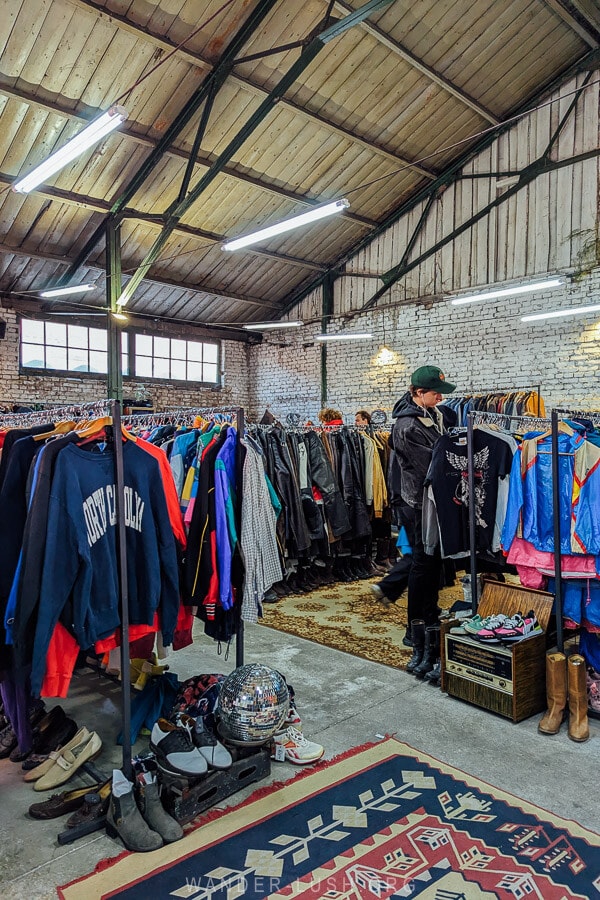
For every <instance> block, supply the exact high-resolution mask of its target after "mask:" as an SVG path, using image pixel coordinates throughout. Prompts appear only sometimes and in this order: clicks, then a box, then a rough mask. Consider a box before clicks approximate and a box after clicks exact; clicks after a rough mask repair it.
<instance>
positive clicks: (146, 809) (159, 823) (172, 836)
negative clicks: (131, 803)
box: [135, 774, 183, 844]
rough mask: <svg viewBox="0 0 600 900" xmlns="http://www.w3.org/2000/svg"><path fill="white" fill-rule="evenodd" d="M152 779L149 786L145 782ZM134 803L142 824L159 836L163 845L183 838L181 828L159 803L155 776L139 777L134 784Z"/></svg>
mask: <svg viewBox="0 0 600 900" xmlns="http://www.w3.org/2000/svg"><path fill="white" fill-rule="evenodd" d="M148 778H150V779H152V780H151V781H150V783H149V784H146V780H147V779H148ZM135 794H136V801H137V806H138V809H139V811H140V812H141V814H142V818H143V820H144V822H146V824H147V825H148V826H149V828H151V830H152V831H155V832H156V834H158V835H160V837H161V838H162V839H163V841H164V843H165V844H172V843H173V841H178V840H180V839H181V838H182V837H183V828H182V827H181V825H180V824H179V822H178V821H177V819H174V818H173V816H170V815H169V813H168V812H167V811H166V809H165V808H164V806H163V805H162V803H161V799H160V791H159V787H158V783H157V781H156V775H150V774H146V775H140V776H138V778H137V781H136V784H135Z"/></svg>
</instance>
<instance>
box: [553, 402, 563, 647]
mask: <svg viewBox="0 0 600 900" xmlns="http://www.w3.org/2000/svg"><path fill="white" fill-rule="evenodd" d="M551 422H552V525H553V528H554V613H555V615H556V646H557V647H558V649H559V650H560V652H561V653H562V651H563V646H564V635H563V620H562V608H563V604H562V571H561V562H560V552H561V546H560V456H559V452H558V412H557V411H556V410H555V409H553V410H552V413H551Z"/></svg>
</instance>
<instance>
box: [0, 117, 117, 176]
mask: <svg viewBox="0 0 600 900" xmlns="http://www.w3.org/2000/svg"><path fill="white" fill-rule="evenodd" d="M126 118H127V112H126V111H125V109H123V107H122V106H111V108H110V109H108V110H107V111H106V112H105V113H103V114H102V115H101V116H98V118H97V119H94V120H93V121H92V122H90V124H89V125H88V126H87V127H86V128H84V129H83V131H80V132H79V134H76V135H75V137H74V138H71V140H70V141H68V142H67V143H66V144H65V145H64V146H63V147H61V148H60V149H59V150H56V152H55V153H52V154H51V156H49V157H48V159H46V160H44V162H43V163H40V164H39V166H36V167H35V169H33V170H32V171H31V172H29V174H28V175H25V176H24V177H23V178H19V180H18V181H15V183H14V184H13V186H12V189H13V191H17V193H20V194H28V193H29V191H32V190H33V189H34V188H36V187H37V186H38V185H39V184H42V183H43V182H44V181H47V180H48V178H51V176H52V175H55V174H56V173H57V172H59V171H60V170H61V169H63V168H64V167H65V166H66V165H67V164H68V163H70V162H73V160H74V159H77V157H78V156H81V154H82V153H85V151H86V150H89V149H90V147H93V146H94V144H97V143H98V141H101V140H102V138H105V137H106V136H107V135H108V134H110V133H111V131H114V130H115V129H116V128H118V127H119V126H120V125H122V124H123V122H124V121H125V119H126Z"/></svg>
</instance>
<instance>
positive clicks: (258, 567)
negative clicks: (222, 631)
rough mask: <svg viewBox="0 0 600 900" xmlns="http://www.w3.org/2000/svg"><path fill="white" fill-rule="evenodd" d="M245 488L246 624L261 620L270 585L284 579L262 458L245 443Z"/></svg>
mask: <svg viewBox="0 0 600 900" xmlns="http://www.w3.org/2000/svg"><path fill="white" fill-rule="evenodd" d="M242 443H243V445H244V447H245V448H246V457H245V459H244V477H243V482H242V485H243V488H242V530H241V531H242V533H241V539H240V547H241V551H242V556H243V559H244V566H245V569H246V575H245V579H244V596H243V600H242V619H243V620H244V622H257V621H258V617H259V615H260V616H262V605H261V604H262V599H263V597H264V595H265V592H266V591H268V590H269V588H270V587H271V585H273V584H275V583H276V582H277V581H281V579H282V578H283V571H282V568H281V562H280V560H279V552H278V550H277V539H276V537H275V525H276V521H277V517H276V515H275V510H274V509H273V504H272V503H271V497H270V494H269V488H268V486H267V481H266V478H265V470H264V467H263V463H262V459H261V457H260V454H259V453H257V451H256V450H255V449H254V447H253V446H252V445H251V444H250V443H249V442H248V441H246V440H243V441H242Z"/></svg>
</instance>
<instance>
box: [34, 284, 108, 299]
mask: <svg viewBox="0 0 600 900" xmlns="http://www.w3.org/2000/svg"><path fill="white" fill-rule="evenodd" d="M95 288H96V285H95V284H72V285H71V286H70V287H57V288H50V289H49V290H47V291H41V292H40V297H66V296H67V295H68V294H85V292H86V291H93V290H95Z"/></svg>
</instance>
